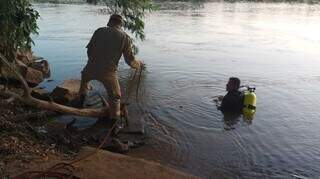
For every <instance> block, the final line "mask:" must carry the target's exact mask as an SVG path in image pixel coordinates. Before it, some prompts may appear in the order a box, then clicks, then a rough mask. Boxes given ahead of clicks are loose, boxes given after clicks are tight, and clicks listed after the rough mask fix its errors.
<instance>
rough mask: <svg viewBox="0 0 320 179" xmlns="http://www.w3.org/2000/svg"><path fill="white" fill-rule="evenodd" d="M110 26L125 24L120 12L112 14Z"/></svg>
mask: <svg viewBox="0 0 320 179" xmlns="http://www.w3.org/2000/svg"><path fill="white" fill-rule="evenodd" d="M107 25H108V26H109V27H115V26H118V27H122V26H123V19H122V17H121V16H120V15H118V14H112V15H111V16H110V18H109V22H108V24H107Z"/></svg>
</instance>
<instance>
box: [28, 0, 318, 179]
mask: <svg viewBox="0 0 320 179" xmlns="http://www.w3.org/2000/svg"><path fill="white" fill-rule="evenodd" d="M187 5H188V4H187ZM189 5H190V4H189ZM35 7H36V9H37V10H38V11H39V12H40V15H41V19H40V20H39V26H40V34H39V35H38V36H35V37H34V39H35V44H36V45H35V47H34V51H35V53H36V54H37V55H39V56H43V57H45V58H47V59H48V60H49V62H50V65H51V69H52V78H53V79H54V81H53V82H50V83H44V84H43V85H44V86H46V88H48V89H52V88H53V87H54V86H55V85H57V84H59V83H60V82H62V81H63V80H64V79H67V78H80V71H81V69H82V68H83V66H84V65H85V63H86V60H87V59H86V49H85V46H86V44H87V43H88V41H89V39H90V37H91V35H92V33H93V32H94V30H95V29H96V28H98V27H101V26H104V25H105V24H106V22H107V17H108V15H107V14H106V13H104V11H103V10H101V9H102V8H103V7H102V6H91V5H66V4H65V5H59V4H35ZM168 7H180V4H179V5H177V4H172V5H169V6H168ZM145 22H146V29H145V32H146V40H145V41H143V42H139V41H138V42H137V44H138V45H139V49H140V52H139V54H138V57H139V58H141V59H143V61H144V62H145V63H146V64H147V71H146V72H145V73H144V74H143V78H142V82H141V89H140V93H139V96H140V97H139V98H138V100H136V99H135V98H134V95H133V97H132V101H131V105H130V111H129V112H130V114H132V116H134V117H136V118H141V119H144V120H145V121H146V124H147V129H148V130H147V132H148V136H149V143H148V145H146V146H145V147H142V148H140V149H137V150H134V151H133V152H132V153H131V154H130V155H133V156H138V157H143V158H146V159H150V160H155V161H159V162H161V163H164V164H166V165H169V166H172V167H175V168H178V169H180V170H183V171H186V172H188V173H191V174H194V175H197V176H200V177H203V178H260V177H262V178H318V177H319V175H320V130H319V129H320V121H318V120H320V112H319V109H320V103H319V101H320V95H319V94H320V88H319V86H320V70H319V69H320V58H319V57H320V6H319V5H307V4H285V3H206V4H203V6H198V7H197V8H194V9H188V8H182V9H179V8H174V9H166V8H162V9H161V10H159V11H157V12H155V13H152V14H148V15H147V16H146V19H145ZM119 71H120V76H121V77H120V78H121V84H122V85H123V86H126V84H127V82H128V79H129V78H130V74H131V73H132V71H131V70H130V69H129V67H128V66H126V65H125V63H124V62H123V60H122V61H121V62H120V65H119ZM230 76H237V77H239V78H240V79H241V80H242V84H249V85H254V86H256V88H257V90H256V94H257V97H258V103H257V113H256V116H255V117H254V119H253V120H252V121H246V120H244V119H243V118H242V117H234V118H232V119H229V118H225V117H224V116H223V115H222V114H221V112H220V111H218V110H217V109H216V107H215V103H214V102H213V97H214V96H216V95H223V94H225V84H226V82H227V80H228V77H230ZM95 90H97V91H101V90H103V88H102V87H101V85H99V84H96V85H95ZM86 124H87V123H86V120H85V119H84V120H83V123H82V125H86Z"/></svg>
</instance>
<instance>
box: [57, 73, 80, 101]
mask: <svg viewBox="0 0 320 179" xmlns="http://www.w3.org/2000/svg"><path fill="white" fill-rule="evenodd" d="M79 89H80V80H75V79H70V80H65V81H64V82H63V83H62V84H61V85H59V86H57V87H56V88H55V89H54V90H53V91H52V93H51V97H52V98H53V100H54V101H56V102H58V103H60V104H71V103H74V102H75V101H77V100H79Z"/></svg>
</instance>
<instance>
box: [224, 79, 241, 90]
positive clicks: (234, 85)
mask: <svg viewBox="0 0 320 179" xmlns="http://www.w3.org/2000/svg"><path fill="white" fill-rule="evenodd" d="M239 87H240V79H239V78H237V77H230V78H229V81H228V83H227V85H226V90H227V91H238V89H239Z"/></svg>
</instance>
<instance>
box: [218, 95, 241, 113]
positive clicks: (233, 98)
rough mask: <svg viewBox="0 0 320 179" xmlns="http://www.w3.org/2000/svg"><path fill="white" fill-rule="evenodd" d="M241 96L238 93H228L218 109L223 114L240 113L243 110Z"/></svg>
mask: <svg viewBox="0 0 320 179" xmlns="http://www.w3.org/2000/svg"><path fill="white" fill-rule="evenodd" d="M243 100H244V98H243V94H242V93H241V92H240V91H229V92H228V93H227V94H226V95H225V96H224V97H223V99H222V102H221V105H220V106H219V107H218V109H219V110H221V111H222V112H223V113H241V111H242V108H243Z"/></svg>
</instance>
